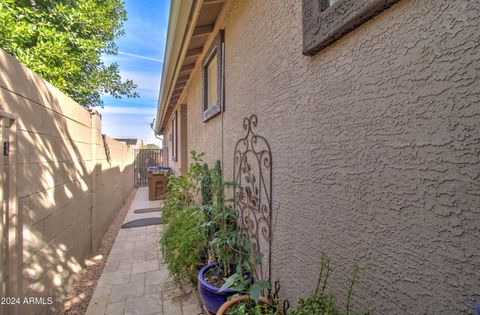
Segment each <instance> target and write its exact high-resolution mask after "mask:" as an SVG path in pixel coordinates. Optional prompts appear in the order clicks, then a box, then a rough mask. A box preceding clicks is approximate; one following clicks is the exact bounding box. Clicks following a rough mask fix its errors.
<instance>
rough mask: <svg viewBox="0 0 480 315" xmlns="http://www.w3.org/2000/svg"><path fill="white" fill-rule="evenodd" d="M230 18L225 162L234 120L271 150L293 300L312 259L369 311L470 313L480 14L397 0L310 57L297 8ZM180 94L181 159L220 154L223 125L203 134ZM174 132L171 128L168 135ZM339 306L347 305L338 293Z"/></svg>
mask: <svg viewBox="0 0 480 315" xmlns="http://www.w3.org/2000/svg"><path fill="white" fill-rule="evenodd" d="M230 5H231V6H230V7H229V8H228V10H227V16H226V20H225V21H224V24H223V26H224V28H225V49H226V70H225V72H226V96H225V99H226V112H225V114H224V118H223V119H224V128H223V135H224V137H225V139H224V151H223V158H224V162H225V166H226V176H227V179H228V178H231V176H232V175H231V174H232V161H233V148H234V145H235V141H236V140H237V139H239V138H240V137H242V136H243V135H244V131H243V129H242V121H243V118H244V117H247V116H250V115H251V114H257V116H258V119H259V127H258V131H259V133H260V134H262V135H264V136H265V137H266V138H267V139H268V141H269V142H270V146H271V148H272V151H273V165H274V167H273V206H274V216H275V217H276V219H275V222H276V226H275V232H274V240H273V247H274V248H273V256H274V257H273V267H272V268H273V273H274V278H278V279H279V280H280V281H281V285H282V295H283V296H284V297H285V298H288V299H289V300H290V302H292V303H295V301H296V300H297V298H298V297H300V296H302V295H306V294H308V293H309V292H311V291H312V289H313V288H314V287H315V281H316V277H317V272H318V269H319V265H320V259H319V257H320V252H321V251H322V250H324V251H326V252H327V253H328V254H329V255H330V256H331V258H332V266H333V269H334V270H333V274H332V277H331V279H330V284H331V287H333V288H335V289H338V290H340V291H339V292H344V288H345V286H346V282H347V279H348V277H349V273H350V270H351V268H352V265H353V264H354V263H355V262H358V264H359V266H360V267H361V272H360V282H359V284H358V285H357V286H356V288H355V297H354V302H355V304H356V305H358V306H361V307H365V308H368V309H369V310H371V311H372V312H373V313H375V314H418V313H428V314H434V313H435V314H457V313H462V312H465V313H471V312H472V308H473V305H474V302H475V301H477V302H480V281H479V279H480V278H479V277H480V276H479V270H480V226H479V222H480V194H479V191H480V185H479V178H480V161H479V157H480V84H479V74H480V46H479V45H478V43H479V41H480V37H479V36H480V35H479V34H480V6H479V5H478V3H477V2H475V1H454V2H452V1H448V0H427V1H425V0H423V1H420V0H417V1H411V0H401V1H400V2H399V3H398V4H396V5H394V6H393V7H392V8H390V9H388V10H387V11H385V12H383V13H382V14H380V15H379V16H377V17H376V18H374V19H373V20H371V21H369V22H368V23H366V24H364V25H362V26H361V27H359V28H357V29H356V30H354V31H353V32H352V33H350V34H348V35H347V36H345V37H343V38H342V39H340V40H339V41H337V42H336V43H334V44H332V45H331V46H329V47H328V48H327V49H325V50H323V51H321V52H320V53H318V54H316V55H315V56H314V57H306V56H303V55H302V53H301V52H302V9H301V1H297V0H285V1H274V0H265V1H254V0H243V1H233V2H231V3H230ZM200 84H201V83H200V74H199V69H198V68H197V69H196V70H195V72H194V73H193V74H192V80H191V82H190V83H189V85H188V86H187V95H186V98H185V100H186V103H187V105H188V146H189V150H197V151H204V152H206V160H207V161H208V162H210V163H213V161H214V160H216V159H219V158H221V157H222V150H221V130H222V128H221V120H222V118H221V116H217V117H216V118H214V119H212V120H211V121H209V122H207V123H202V122H201V104H200V101H201V94H200V93H201V87H200ZM167 132H168V129H167ZM337 300H338V302H339V303H344V301H345V299H344V298H343V293H339V294H338V296H337Z"/></svg>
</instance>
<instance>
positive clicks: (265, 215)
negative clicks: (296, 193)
mask: <svg viewBox="0 0 480 315" xmlns="http://www.w3.org/2000/svg"><path fill="white" fill-rule="evenodd" d="M257 123H258V121H257V116H256V115H251V116H250V117H249V118H248V117H246V118H245V119H244V120H243V129H245V130H246V132H247V134H246V135H245V137H243V138H241V139H240V140H238V141H237V143H236V145H235V151H234V159H233V170H234V176H233V180H234V182H235V184H236V186H235V187H234V206H235V209H236V211H238V216H239V230H240V234H241V235H242V236H243V237H246V238H247V239H248V240H249V242H250V255H251V256H252V257H251V258H252V259H255V260H256V259H258V260H259V261H258V262H259V264H258V266H257V268H256V270H255V274H254V277H255V279H256V280H268V281H270V282H271V276H272V274H271V263H272V255H271V253H272V151H271V150H270V145H269V144H268V142H267V140H266V139H265V138H264V137H262V136H259V135H258V134H256V133H255V131H254V129H256V127H257Z"/></svg>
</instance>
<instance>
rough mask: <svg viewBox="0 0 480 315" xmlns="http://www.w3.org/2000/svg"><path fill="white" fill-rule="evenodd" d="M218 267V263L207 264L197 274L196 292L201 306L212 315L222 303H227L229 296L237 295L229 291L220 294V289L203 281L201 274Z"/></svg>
mask: <svg viewBox="0 0 480 315" xmlns="http://www.w3.org/2000/svg"><path fill="white" fill-rule="evenodd" d="M218 265H220V263H213V264H208V265H206V266H204V267H203V268H202V269H200V272H199V273H198V292H200V296H201V297H202V301H203V304H204V305H205V307H206V308H207V310H208V311H209V312H210V313H212V314H216V313H217V311H218V309H219V308H220V307H221V306H222V304H223V303H225V302H226V301H227V299H228V297H229V296H232V295H234V294H236V293H238V291H235V290H230V289H226V290H224V291H222V292H220V288H217V287H214V286H213V285H210V284H208V283H207V282H206V281H205V279H203V274H204V273H205V272H206V271H207V270H208V269H210V268H213V267H216V266H218Z"/></svg>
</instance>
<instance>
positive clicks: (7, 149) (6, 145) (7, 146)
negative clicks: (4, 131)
mask: <svg viewBox="0 0 480 315" xmlns="http://www.w3.org/2000/svg"><path fill="white" fill-rule="evenodd" d="M9 152H10V144H9V143H8V141H4V142H3V155H4V156H8V153H9Z"/></svg>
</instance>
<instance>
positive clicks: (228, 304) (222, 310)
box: [216, 295, 271, 315]
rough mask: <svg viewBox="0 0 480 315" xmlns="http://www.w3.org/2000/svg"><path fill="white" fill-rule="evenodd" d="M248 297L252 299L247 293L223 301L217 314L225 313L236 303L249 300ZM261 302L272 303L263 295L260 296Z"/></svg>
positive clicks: (222, 314)
mask: <svg viewBox="0 0 480 315" xmlns="http://www.w3.org/2000/svg"><path fill="white" fill-rule="evenodd" d="M248 299H250V297H249V296H247V295H242V296H239V297H236V298H233V299H231V300H228V301H227V302H225V303H223V305H222V307H220V308H219V309H218V311H217V314H216V315H225V314H226V313H227V311H228V310H229V309H230V307H232V306H234V305H235V304H237V303H240V302H243V301H246V300H248ZM260 303H262V304H268V305H271V303H270V301H269V300H268V299H267V298H265V297H263V296H262V297H260Z"/></svg>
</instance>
